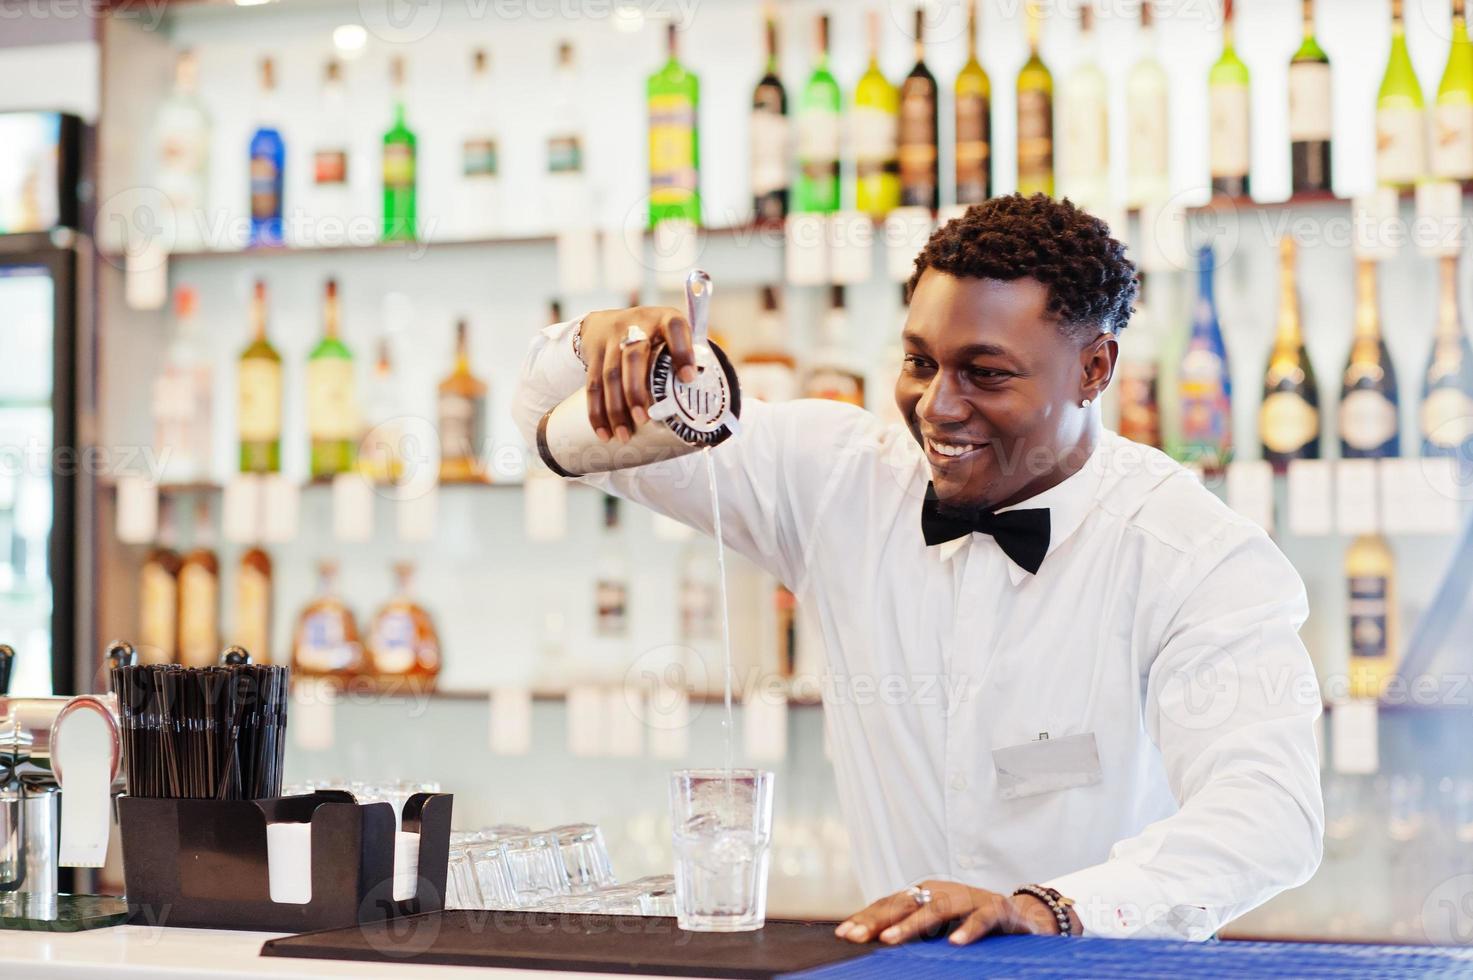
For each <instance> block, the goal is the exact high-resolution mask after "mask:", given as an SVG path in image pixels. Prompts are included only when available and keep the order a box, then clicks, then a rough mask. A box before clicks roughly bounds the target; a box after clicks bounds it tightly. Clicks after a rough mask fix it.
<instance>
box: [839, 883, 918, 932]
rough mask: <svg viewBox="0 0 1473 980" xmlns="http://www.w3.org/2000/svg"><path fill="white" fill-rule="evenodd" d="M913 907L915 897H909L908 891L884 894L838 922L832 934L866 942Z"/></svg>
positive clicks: (902, 917) (909, 911)
mask: <svg viewBox="0 0 1473 980" xmlns="http://www.w3.org/2000/svg"><path fill="white" fill-rule="evenodd" d="M915 909H916V903H915V899H913V898H911V897H910V893H908V892H898V893H896V894H894V895H886V896H885V897H884V898H882V899H880V900H879V901H876V902H871V903H870V904H869V905H866V906H865V907H864V908H863V909H861V910H860V911H858V912H856V913H855V914H854V915H851V916H850V917H849V918H847V919H845V920H844V921H843V922H841V923H839V927H838V928H837V929H835V930H834V935H836V936H838V937H839V938H840V939H847V940H849V941H850V942H855V943H867V942H869V941H870V940H871V939H873V938H874V937H875V936H876V935H878V934H879V933H880V932H881V930H884V929H887V928H889V927H890V926H892V925H894V924H895V923H897V922H899V921H900V920H901V919H904V918H905V917H906V916H908V915H910V914H911V913H912V912H914V911H915Z"/></svg>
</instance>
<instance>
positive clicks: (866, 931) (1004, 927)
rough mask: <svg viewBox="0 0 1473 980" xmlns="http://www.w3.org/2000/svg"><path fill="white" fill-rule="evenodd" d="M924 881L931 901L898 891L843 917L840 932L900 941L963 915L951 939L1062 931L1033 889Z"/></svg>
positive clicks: (933, 931) (853, 937) (931, 932)
mask: <svg viewBox="0 0 1473 980" xmlns="http://www.w3.org/2000/svg"><path fill="white" fill-rule="evenodd" d="M919 887H921V888H925V889H929V890H930V892H931V901H930V902H928V903H927V904H925V905H917V904H916V900H915V898H914V897H913V896H912V893H911V892H909V891H903V892H896V893H895V894H894V895H889V896H886V897H885V898H882V899H880V900H879V901H878V902H875V903H873V904H872V905H870V906H869V907H868V908H866V909H864V910H863V911H860V912H857V913H855V914H854V915H851V916H850V917H849V918H847V919H845V920H844V921H843V922H841V923H839V927H838V928H837V929H835V930H834V935H836V936H838V937H839V938H840V939H847V940H849V941H850V942H853V943H867V942H869V941H870V940H871V939H874V938H876V937H878V938H879V940H880V942H882V943H888V944H891V945H894V944H895V943H903V942H907V941H908V940H911V939H914V938H916V937H917V936H921V937H926V938H929V937H932V936H936V935H939V934H940V933H941V930H942V929H944V928H945V927H946V925H947V924H948V923H951V922H956V921H957V920H958V919H960V920H961V924H960V925H958V926H957V927H956V929H955V930H953V931H952V933H951V942H952V943H953V944H955V945H957V946H961V945H964V944H966V943H970V942H973V941H975V940H978V939H981V938H982V937H983V936H990V935H994V934H1005V933H1025V934H1032V935H1043V936H1057V935H1058V934H1059V926H1058V923H1057V922H1055V921H1054V916H1053V913H1051V912H1050V911H1049V910H1048V906H1047V905H1044V904H1043V903H1042V902H1040V901H1039V900H1038V899H1036V898H1034V897H1033V896H1031V895H1018V896H1016V897H1009V896H1007V895H999V894H997V893H996V892H989V891H985V890H984V889H981V888H970V887H968V886H966V885H962V884H958V883H957V882H954V881H923V882H921V883H920V886H919Z"/></svg>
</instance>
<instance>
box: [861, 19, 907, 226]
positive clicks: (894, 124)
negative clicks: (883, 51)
mask: <svg viewBox="0 0 1473 980" xmlns="http://www.w3.org/2000/svg"><path fill="white" fill-rule="evenodd" d="M899 119H900V93H899V92H898V91H897V90H896V88H895V86H894V85H891V84H890V82H889V80H888V79H886V78H885V75H884V73H883V72H881V71H880V14H879V12H878V11H875V10H871V11H870V12H869V67H868V68H866V69H865V72H864V74H863V75H861V76H859V84H857V85H856V86H855V87H854V116H853V118H852V120H851V122H850V126H851V128H852V132H853V136H854V206H855V207H856V208H858V209H859V210H860V211H863V212H864V213H865V214H868V215H873V216H874V217H884V216H885V215H886V214H888V213H890V212H891V211H892V210H894V209H895V208H897V207H899V206H900V162H899V159H898V156H897V149H896V137H897V134H898V126H899Z"/></svg>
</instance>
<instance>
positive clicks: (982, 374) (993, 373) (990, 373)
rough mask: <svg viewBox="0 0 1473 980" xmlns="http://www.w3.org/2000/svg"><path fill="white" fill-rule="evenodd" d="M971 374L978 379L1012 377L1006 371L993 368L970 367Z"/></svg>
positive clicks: (990, 379) (998, 379)
mask: <svg viewBox="0 0 1473 980" xmlns="http://www.w3.org/2000/svg"><path fill="white" fill-rule="evenodd" d="M971 374H972V377H973V378H975V379H976V380H978V381H1003V380H1005V379H1007V378H1010V377H1012V375H1011V374H1009V373H1008V372H1007V371H998V370H996V369H994V368H972V370H971Z"/></svg>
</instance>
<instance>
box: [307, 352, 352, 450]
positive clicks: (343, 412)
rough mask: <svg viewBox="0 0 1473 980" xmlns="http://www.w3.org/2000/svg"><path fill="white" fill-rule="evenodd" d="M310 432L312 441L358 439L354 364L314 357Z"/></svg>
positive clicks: (309, 372) (309, 396) (309, 373)
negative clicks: (354, 395) (354, 393)
mask: <svg viewBox="0 0 1473 980" xmlns="http://www.w3.org/2000/svg"><path fill="white" fill-rule="evenodd" d="M307 432H308V434H309V435H310V436H311V437H312V438H313V439H354V438H357V436H358V406H357V403H356V400H355V399H354V397H353V362H352V361H350V360H348V359H347V358H343V357H314V358H312V359H310V360H309V361H307Z"/></svg>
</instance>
